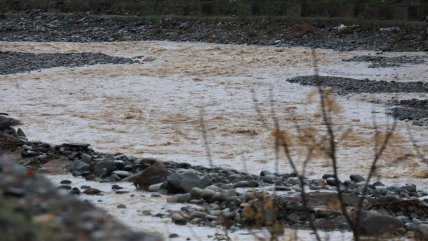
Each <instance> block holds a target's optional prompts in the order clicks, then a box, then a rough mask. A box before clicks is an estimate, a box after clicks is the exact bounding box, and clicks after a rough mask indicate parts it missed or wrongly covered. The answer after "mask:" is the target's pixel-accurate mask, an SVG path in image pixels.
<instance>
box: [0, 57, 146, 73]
mask: <svg viewBox="0 0 428 241" xmlns="http://www.w3.org/2000/svg"><path fill="white" fill-rule="evenodd" d="M133 63H139V61H137V60H132V59H129V58H120V57H114V56H108V55H105V54H101V53H66V54H60V53H58V54H45V53H42V54H34V53H19V52H9V51H8V52H0V74H15V73H22V72H29V71H34V70H41V69H45V68H53V67H68V68H71V67H79V66H84V65H94V64H133Z"/></svg>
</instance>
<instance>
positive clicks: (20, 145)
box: [0, 117, 428, 240]
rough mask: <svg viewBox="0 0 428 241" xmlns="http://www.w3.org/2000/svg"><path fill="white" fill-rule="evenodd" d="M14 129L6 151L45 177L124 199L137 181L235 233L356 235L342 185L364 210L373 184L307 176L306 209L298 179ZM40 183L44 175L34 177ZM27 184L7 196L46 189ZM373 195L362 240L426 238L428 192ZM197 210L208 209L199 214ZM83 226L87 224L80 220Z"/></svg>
mask: <svg viewBox="0 0 428 241" xmlns="http://www.w3.org/2000/svg"><path fill="white" fill-rule="evenodd" d="M5 118H9V119H10V117H4V118H3V119H5ZM10 123H15V122H12V121H10ZM14 130H15V129H14V128H13V126H12V125H9V126H5V128H3V130H2V133H1V134H2V135H1V137H0V138H2V140H3V139H5V138H6V137H7V138H8V140H9V142H1V146H0V148H1V150H2V153H7V154H8V156H9V158H12V159H15V160H16V161H18V162H19V163H21V164H22V165H23V166H26V167H31V168H35V169H36V170H38V171H39V172H47V173H61V172H71V173H72V174H73V175H75V176H81V177H82V178H85V179H86V180H96V181H99V182H109V183H111V184H112V189H114V190H116V193H117V194H118V195H123V194H125V195H126V193H127V192H126V191H122V190H121V186H120V185H121V184H120V182H124V181H128V182H133V183H134V184H135V187H136V188H137V189H143V190H145V191H148V192H151V193H152V195H158V196H159V195H167V202H168V203H186V204H189V206H184V207H183V208H182V209H181V210H180V211H175V212H171V213H170V214H169V215H170V217H171V219H172V221H173V222H174V223H176V224H179V225H186V224H187V223H191V224H197V225H202V226H216V225H223V226H226V227H227V228H229V229H230V230H236V229H241V228H260V227H268V228H270V231H271V233H277V234H280V233H281V232H282V230H283V228H284V226H287V227H293V228H308V225H309V220H310V218H311V217H312V218H314V222H315V224H316V226H317V227H318V228H319V229H322V230H337V229H348V228H349V225H348V223H347V222H346V220H345V219H344V218H343V216H342V215H341V214H340V211H339V209H338V207H339V206H340V205H339V204H338V199H337V195H336V184H338V185H339V188H340V189H341V190H342V192H343V194H344V199H345V204H346V205H347V207H348V208H355V207H356V206H357V203H358V201H359V195H361V194H362V193H363V190H364V184H365V179H364V177H362V176H360V175H358V174H354V175H351V176H350V178H349V179H348V180H335V179H334V176H333V175H331V174H325V175H323V176H322V177H320V178H319V179H306V178H304V179H303V181H304V186H305V190H307V191H306V192H307V196H306V197H307V205H306V206H305V205H304V203H303V200H302V197H301V190H302V189H301V187H302V186H301V183H300V180H299V178H298V177H297V176H296V174H295V173H271V172H269V171H262V172H260V175H253V174H248V173H245V172H238V171H235V170H231V169H223V168H218V167H215V168H209V167H203V166H194V165H190V164H188V163H183V162H182V163H177V162H174V161H167V162H161V161H158V160H156V159H151V158H136V157H132V156H127V155H124V154H121V153H116V154H105V153H98V152H96V151H94V150H92V149H91V148H90V145H89V144H79V143H65V144H61V145H51V144H48V143H40V142H28V141H26V140H25V139H23V138H22V137H20V136H22V135H23V134H21V135H18V134H17V131H14ZM20 132H22V131H20ZM22 133H23V132H22ZM24 136H25V135H24ZM11 140H16V141H15V142H13V141H11ZM6 163H10V162H6ZM5 165H6V164H5ZM5 165H3V167H2V169H1V170H2V171H3V172H6V174H7V170H8V169H7V168H6V169H5V167H7V165H9V164H7V165H6V166H5ZM16 168H17V170H21V173H28V171H25V170H26V169H25V168H24V167H22V166H17V167H16ZM25 175H28V174H25ZM36 177H37V178H38V175H35V177H31V178H36ZM5 180H7V179H5ZM37 180H38V179H37ZM24 183H26V185H27V186H26V188H27V189H25V190H24V189H22V188H20V187H18V188H17V189H12V190H9V189H7V188H6V189H5V188H3V189H2V190H4V191H3V192H4V194H5V195H6V196H7V195H12V196H19V197H20V196H24V197H26V192H27V191H26V190H29V189H33V190H38V189H37V188H36V187H40V186H45V185H39V184H38V182H37V181H34V182H31V183H30V182H24ZM8 185H9V184H8ZM9 186H10V185H9ZM59 189H60V190H62V191H61V192H60V193H65V192H70V193H73V194H75V195H99V194H102V192H101V191H100V190H98V189H96V188H92V187H90V186H80V187H79V186H73V184H72V182H70V181H68V180H63V181H62V182H61V186H59ZM8 190H9V191H8ZM43 194H46V193H43ZM367 194H368V195H367V197H366V199H365V201H364V205H363V208H364V211H363V212H362V220H365V221H364V222H363V223H362V224H361V230H360V231H361V233H362V234H364V235H369V236H381V235H389V236H390V235H395V236H396V235H398V236H402V235H406V236H409V237H413V236H414V235H424V234H425V235H426V229H427V227H428V198H427V195H428V193H426V192H424V191H422V190H421V189H419V188H418V187H417V186H416V185H412V184H405V185H404V184H403V185H401V186H386V185H384V184H382V183H381V182H375V183H370V184H369V186H368V193H367ZM51 197H52V196H51V195H44V196H41V197H40V200H44V199H49V200H50V202H53V203H56V202H58V201H56V199H51ZM67 197H68V198H70V199H71V197H69V196H67ZM71 200H74V199H71ZM37 203H38V202H36V204H37ZM62 203H64V202H62ZM37 205H40V204H37ZM52 205H53V204H52ZM195 205H196V206H198V207H200V208H195ZM338 205H339V206H338ZM125 207H126V206H125ZM32 210H35V209H32ZM36 210H37V209H36ZM58 210H61V209H58ZM61 213H62V212H61ZM64 213H67V212H64ZM75 213H77V212H75ZM83 213H84V212H83ZM38 214H39V215H40V213H38ZM42 214H43V215H44V214H45V213H42ZM62 215H65V214H62ZM80 216H81V215H80ZM80 216H79V217H80ZM43 217H45V216H43ZM76 223H81V222H80V221H79V220H77V221H76ZM91 227H92V226H91ZM100 229H101V230H104V229H103V228H100ZM91 230H92V229H91ZM113 230H114V229H113ZM92 231H93V230H92ZM101 233H102V232H101ZM102 234H105V233H102ZM100 237H101V236H100ZM91 240H92V239H91ZM93 240H95V239H93ZM125 240H132V239H125ZM145 240H146V239H145Z"/></svg>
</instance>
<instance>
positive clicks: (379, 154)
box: [354, 119, 397, 240]
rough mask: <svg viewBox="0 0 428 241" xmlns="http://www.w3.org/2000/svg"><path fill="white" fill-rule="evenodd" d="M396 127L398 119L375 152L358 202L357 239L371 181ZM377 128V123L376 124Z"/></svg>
mask: <svg viewBox="0 0 428 241" xmlns="http://www.w3.org/2000/svg"><path fill="white" fill-rule="evenodd" d="M396 127H397V120H396V119H394V122H393V123H392V126H391V128H387V133H386V136H385V138H384V139H383V142H382V144H381V145H380V147H379V149H378V150H376V152H375V155H374V158H373V161H372V164H371V167H370V171H369V173H368V175H367V179H366V183H365V184H364V189H363V195H362V196H361V198H360V200H359V202H358V209H357V217H356V222H355V230H354V238H355V240H359V236H360V233H359V228H360V220H361V211H362V207H363V202H364V199H365V196H366V195H367V191H368V187H369V183H370V181H371V179H372V177H373V175H374V173H375V172H376V167H377V163H378V161H379V160H380V158H381V157H382V155H383V153H384V151H385V150H386V148H387V146H388V143H389V141H390V140H391V137H392V135H393V134H394V131H395V129H396ZM375 128H376V130H377V124H376V125H375ZM376 138H377V137H376ZM375 142H377V140H375Z"/></svg>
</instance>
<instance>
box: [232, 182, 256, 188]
mask: <svg viewBox="0 0 428 241" xmlns="http://www.w3.org/2000/svg"><path fill="white" fill-rule="evenodd" d="M258 186H259V183H258V182H256V181H240V182H237V183H235V185H233V187H235V188H239V187H258Z"/></svg>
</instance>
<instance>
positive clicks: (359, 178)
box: [349, 174, 366, 182]
mask: <svg viewBox="0 0 428 241" xmlns="http://www.w3.org/2000/svg"><path fill="white" fill-rule="evenodd" d="M349 179H351V180H352V181H354V182H362V181H365V180H366V179H365V178H364V177H362V176H360V175H358V174H353V175H351V176H349Z"/></svg>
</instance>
